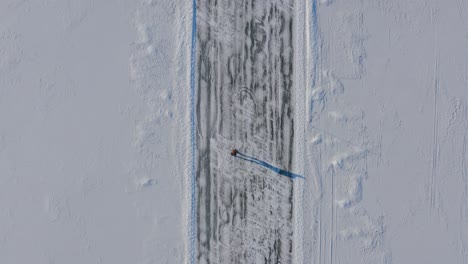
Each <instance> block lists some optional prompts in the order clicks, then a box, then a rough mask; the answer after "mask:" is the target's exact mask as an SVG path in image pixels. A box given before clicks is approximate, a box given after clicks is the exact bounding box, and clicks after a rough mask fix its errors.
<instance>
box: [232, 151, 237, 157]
mask: <svg viewBox="0 0 468 264" xmlns="http://www.w3.org/2000/svg"><path fill="white" fill-rule="evenodd" d="M236 155H237V149H233V150H232V151H231V156H234V157H235V156H236Z"/></svg>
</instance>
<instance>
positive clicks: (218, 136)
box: [196, 0, 294, 263]
mask: <svg viewBox="0 0 468 264" xmlns="http://www.w3.org/2000/svg"><path fill="white" fill-rule="evenodd" d="M292 15H293V1H292V0H284V1H275V2H273V1H271V2H270V1H255V0H246V1H243V2H241V1H230V0H220V1H210V0H200V1H198V2H197V45H196V48H197V50H196V54H197V58H196V63H197V64H196V78H197V79H196V82H197V83H196V87H197V99H196V111H197V112H196V120H197V131H196V133H197V139H196V140H197V154H196V161H197V164H196V165H197V173H196V181H197V257H196V259H197V260H196V261H197V262H198V263H291V262H292V251H293V239H292V238H293V226H292V223H293V222H292V221H293V204H292V200H293V184H292V181H293V180H292V179H290V178H288V177H284V176H280V175H278V174H276V173H275V172H272V171H270V170H268V169H267V168H264V167H262V166H258V165H256V164H254V163H250V162H246V161H245V160H242V159H236V158H232V157H231V156H230V154H229V153H230V150H231V149H233V148H237V149H239V150H240V151H242V152H243V153H246V154H248V155H249V156H252V157H255V158H257V159H259V160H263V161H265V162H267V163H269V164H274V165H275V166H278V167H280V168H282V169H284V170H287V171H291V169H292V165H293V164H292V163H293V138H294V131H293V125H294V123H293V122H294V118H293V117H294V114H293V110H294V109H293V108H292V103H291V100H292V96H293V83H292V79H293V77H292V74H293V53H294V50H293V39H292V30H293V16H292Z"/></svg>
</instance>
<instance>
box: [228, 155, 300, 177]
mask: <svg viewBox="0 0 468 264" xmlns="http://www.w3.org/2000/svg"><path fill="white" fill-rule="evenodd" d="M235 157H237V158H239V159H243V160H246V161H249V162H252V163H255V164H258V165H260V166H263V167H265V168H267V169H270V170H272V171H274V172H276V173H278V174H280V175H283V176H286V177H289V178H292V179H294V178H301V179H305V178H304V176H301V175H299V174H295V173H292V172H290V171H286V170H283V169H280V168H278V167H275V166H273V165H271V164H268V163H266V162H264V161H261V160H258V159H256V158H254V157H249V156H247V155H245V154H243V153H240V152H239V151H237V154H236V156H235Z"/></svg>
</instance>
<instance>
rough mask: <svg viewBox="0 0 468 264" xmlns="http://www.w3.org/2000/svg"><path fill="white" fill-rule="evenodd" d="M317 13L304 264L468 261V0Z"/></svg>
mask: <svg viewBox="0 0 468 264" xmlns="http://www.w3.org/2000/svg"><path fill="white" fill-rule="evenodd" d="M310 10H311V12H310V14H311V16H310V17H309V18H308V19H309V26H310V28H309V30H308V31H307V34H308V37H307V41H308V49H307V50H308V52H309V54H310V55H309V56H307V58H310V59H312V60H309V61H307V68H308V69H307V74H308V75H307V78H306V80H307V82H306V83H307V88H306V89H307V132H306V153H305V155H306V162H305V165H306V174H305V176H306V178H307V179H308V180H307V181H305V182H304V185H305V186H304V195H303V203H304V206H303V219H304V221H303V222H304V223H303V225H304V227H305V228H304V234H303V242H304V247H303V255H304V263H321V264H322V263H326V264H331V263H383V264H389V263H460V264H462V263H468V258H467V246H468V210H467V208H468V200H467V193H468V190H467V188H468V185H467V165H466V164H467V160H468V157H467V154H466V153H467V143H466V142H467V135H468V134H467V131H468V87H467V83H468V82H467V80H468V77H467V76H468V72H467V63H468V57H467V56H468V45H467V44H468V41H467V38H466V36H467V31H466V27H467V25H468V17H467V15H468V13H467V12H468V2H466V1H459V0H449V1H437V0H435V1H424V0H417V1H406V0H404V1H403V0H396V1H387V0H377V1H375V0H361V1H346V0H332V1H312V2H311V8H310Z"/></svg>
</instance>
